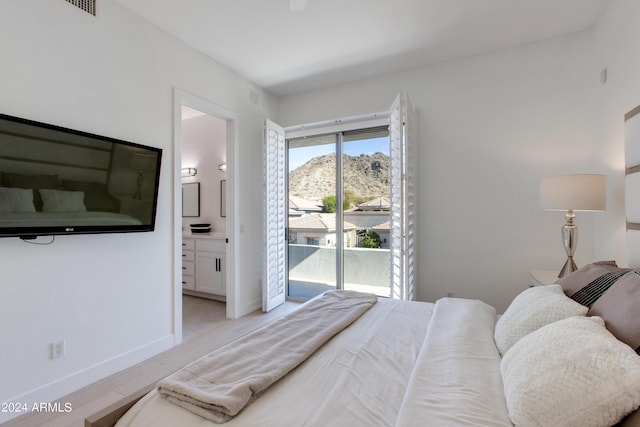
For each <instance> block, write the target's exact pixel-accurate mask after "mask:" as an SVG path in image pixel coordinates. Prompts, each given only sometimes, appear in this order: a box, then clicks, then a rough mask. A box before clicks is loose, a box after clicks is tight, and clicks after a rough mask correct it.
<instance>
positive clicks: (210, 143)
mask: <svg viewBox="0 0 640 427" xmlns="http://www.w3.org/2000/svg"><path fill="white" fill-rule="evenodd" d="M226 126H227V122H226V121H225V120H221V119H219V118H217V117H214V116H210V115H208V114H206V115H203V116H197V117H192V118H189V119H186V120H183V121H182V166H183V167H194V168H196V169H197V170H198V174H197V175H196V176H193V177H185V178H182V182H183V183H188V182H198V183H200V216H199V217H186V218H182V227H183V231H184V234H191V231H190V229H189V224H198V223H209V224H211V227H212V228H213V231H214V232H216V233H225V232H226V228H227V222H226V218H225V217H222V216H220V181H221V180H223V179H226V173H225V172H221V171H220V170H219V169H218V165H219V164H220V163H224V162H226V159H227V154H226V149H227V131H226Z"/></svg>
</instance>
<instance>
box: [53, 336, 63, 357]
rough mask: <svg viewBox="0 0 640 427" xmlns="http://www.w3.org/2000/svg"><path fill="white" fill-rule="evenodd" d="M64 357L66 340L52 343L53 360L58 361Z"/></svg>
mask: <svg viewBox="0 0 640 427" xmlns="http://www.w3.org/2000/svg"><path fill="white" fill-rule="evenodd" d="M62 356H64V340H60V341H54V342H52V343H51V358H52V359H57V358H58V357H62Z"/></svg>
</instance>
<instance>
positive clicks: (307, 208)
mask: <svg viewBox="0 0 640 427" xmlns="http://www.w3.org/2000/svg"><path fill="white" fill-rule="evenodd" d="M322 210H323V206H322V205H319V204H318V203H317V202H313V201H311V200H307V199H303V198H302V197H295V196H289V216H296V215H303V214H305V213H313V212H322Z"/></svg>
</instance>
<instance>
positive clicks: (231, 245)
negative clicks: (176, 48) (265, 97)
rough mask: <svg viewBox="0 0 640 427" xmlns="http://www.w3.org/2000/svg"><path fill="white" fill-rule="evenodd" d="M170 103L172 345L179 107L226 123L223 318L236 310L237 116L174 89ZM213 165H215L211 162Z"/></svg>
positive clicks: (177, 328) (177, 276)
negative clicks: (171, 139) (225, 289)
mask: <svg viewBox="0 0 640 427" xmlns="http://www.w3.org/2000/svg"><path fill="white" fill-rule="evenodd" d="M173 99H174V102H173V158H174V162H173V218H174V221H173V334H174V337H175V338H174V344H175V345H178V344H180V343H181V342H182V205H181V203H180V201H181V198H180V196H179V195H180V194H181V191H182V179H181V169H182V106H183V105H184V106H187V107H190V108H193V109H195V110H198V111H202V112H203V113H207V114H209V115H211V116H215V117H217V118H219V119H222V120H225V121H226V122H227V131H226V134H227V147H226V150H227V172H226V181H227V216H226V223H227V240H228V243H227V259H226V265H225V267H226V273H227V274H226V282H225V283H226V287H227V297H226V299H227V303H226V307H227V318H228V319H235V318H236V317H237V316H238V313H239V311H240V310H239V307H238V303H239V300H238V294H239V293H238V283H237V282H236V277H237V271H236V269H237V263H236V260H237V259H239V258H238V256H237V253H236V252H237V245H236V239H235V237H236V236H237V235H239V232H238V230H236V227H238V224H236V221H235V212H236V200H237V198H236V197H235V183H236V173H237V172H236V171H237V168H236V167H235V158H236V150H237V149H238V146H239V145H238V141H237V138H238V115H237V114H236V113H234V112H233V111H230V110H227V109H226V108H223V107H221V106H219V105H216V104H214V103H212V102H210V101H207V100H206V99H203V98H200V97H198V96H195V95H192V94H190V93H187V92H185V91H183V90H181V89H178V88H174V97H173ZM214 166H215V165H214Z"/></svg>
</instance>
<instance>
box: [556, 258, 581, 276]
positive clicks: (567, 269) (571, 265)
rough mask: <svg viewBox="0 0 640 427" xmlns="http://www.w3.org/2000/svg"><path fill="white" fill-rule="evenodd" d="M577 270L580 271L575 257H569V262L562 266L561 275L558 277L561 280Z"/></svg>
mask: <svg viewBox="0 0 640 427" xmlns="http://www.w3.org/2000/svg"><path fill="white" fill-rule="evenodd" d="M577 269H578V266H577V265H576V263H575V262H574V261H573V257H569V258H567V261H566V262H565V263H564V265H563V266H562V270H560V274H558V277H559V278H560V277H564V276H566V275H567V274H569V273H573V272H574V271H576V270H577Z"/></svg>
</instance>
